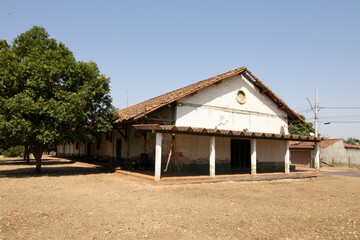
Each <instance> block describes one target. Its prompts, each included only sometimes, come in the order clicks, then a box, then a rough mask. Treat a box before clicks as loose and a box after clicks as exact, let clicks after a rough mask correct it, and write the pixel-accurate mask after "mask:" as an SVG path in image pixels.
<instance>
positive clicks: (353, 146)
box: [344, 143, 360, 149]
mask: <svg viewBox="0 0 360 240" xmlns="http://www.w3.org/2000/svg"><path fill="white" fill-rule="evenodd" d="M344 147H345V148H357V149H360V145H354V144H347V143H345V144H344Z"/></svg>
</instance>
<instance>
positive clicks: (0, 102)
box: [0, 26, 115, 173]
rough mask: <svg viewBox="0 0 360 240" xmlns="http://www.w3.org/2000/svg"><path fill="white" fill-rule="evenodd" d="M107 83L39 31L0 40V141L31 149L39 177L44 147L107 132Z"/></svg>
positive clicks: (92, 64) (110, 109) (109, 113)
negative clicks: (11, 39)
mask: <svg viewBox="0 0 360 240" xmlns="http://www.w3.org/2000/svg"><path fill="white" fill-rule="evenodd" d="M109 81H110V80H109V78H107V77H105V76H104V75H102V74H100V71H99V69H98V67H97V65H96V63H95V62H81V61H76V59H75V57H74V55H73V53H72V52H71V51H70V50H69V49H68V48H67V47H66V46H65V45H64V44H63V43H62V42H57V41H56V39H54V38H50V37H49V34H48V33H47V32H46V30H45V29H44V28H42V27H38V26H34V27H33V28H31V29H30V30H28V31H26V32H24V33H21V34H20V35H19V36H18V37H17V38H15V39H14V41H13V42H12V44H11V45H9V44H8V42H7V41H6V40H0V136H1V137H0V138H1V139H2V140H3V141H4V140H5V141H6V143H7V144H24V145H25V144H28V145H29V146H31V147H30V149H31V152H32V153H33V155H34V157H35V159H36V172H37V173H40V172H41V157H42V153H43V150H44V148H45V147H46V146H49V145H52V144H56V143H59V142H61V141H89V140H91V139H92V136H94V135H96V134H97V133H101V132H106V131H109V130H111V127H112V126H111V120H112V119H113V117H114V114H115V113H114V111H113V110H114V109H113V107H112V104H111V101H112V100H111V97H110V94H109V91H110V87H109ZM1 139H0V140H1Z"/></svg>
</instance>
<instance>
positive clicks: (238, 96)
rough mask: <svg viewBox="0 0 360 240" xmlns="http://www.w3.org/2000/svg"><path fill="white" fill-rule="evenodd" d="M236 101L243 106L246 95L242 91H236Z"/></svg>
mask: <svg viewBox="0 0 360 240" xmlns="http://www.w3.org/2000/svg"><path fill="white" fill-rule="evenodd" d="M236 101H238V103H240V104H244V103H245V102H246V94H245V91H244V90H243V89H238V90H236Z"/></svg>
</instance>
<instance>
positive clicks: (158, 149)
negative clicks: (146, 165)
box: [155, 133, 163, 181]
mask: <svg viewBox="0 0 360 240" xmlns="http://www.w3.org/2000/svg"><path fill="white" fill-rule="evenodd" d="M162 138H163V135H162V133H156V147H155V181H158V180H160V178H161V144H162Z"/></svg>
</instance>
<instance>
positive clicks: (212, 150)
mask: <svg viewBox="0 0 360 240" xmlns="http://www.w3.org/2000/svg"><path fill="white" fill-rule="evenodd" d="M209 163H210V164H209V165H210V169H209V171H210V177H215V136H211V137H210V158H209Z"/></svg>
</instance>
